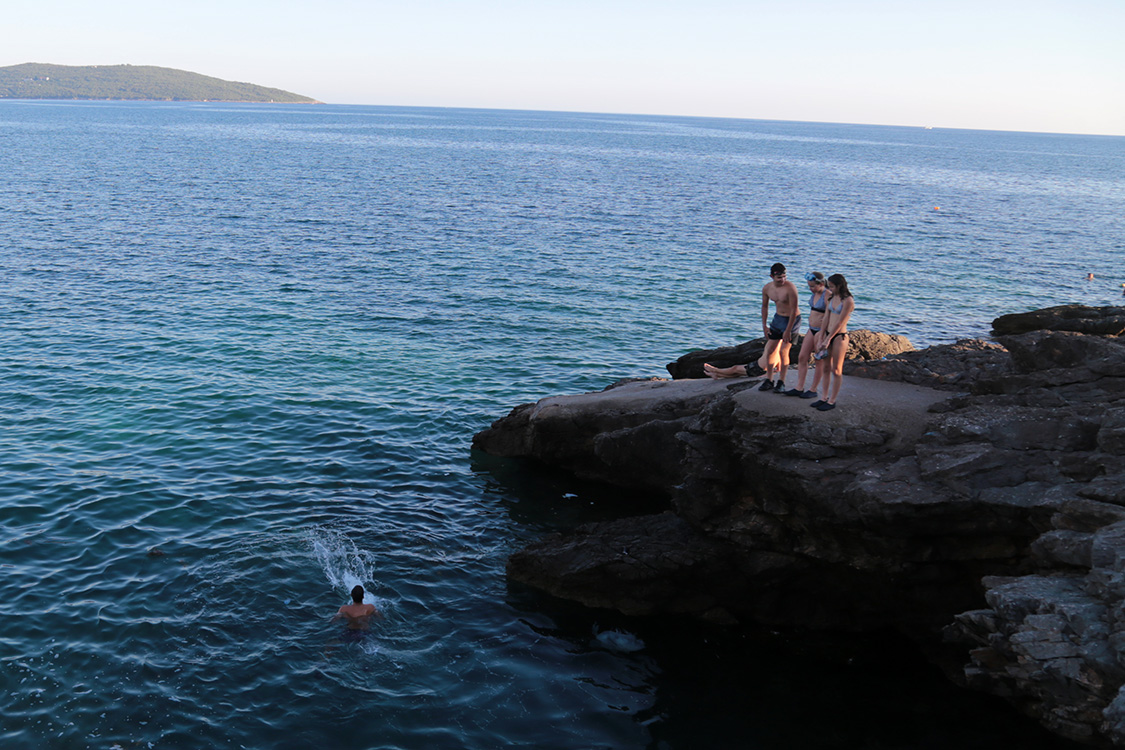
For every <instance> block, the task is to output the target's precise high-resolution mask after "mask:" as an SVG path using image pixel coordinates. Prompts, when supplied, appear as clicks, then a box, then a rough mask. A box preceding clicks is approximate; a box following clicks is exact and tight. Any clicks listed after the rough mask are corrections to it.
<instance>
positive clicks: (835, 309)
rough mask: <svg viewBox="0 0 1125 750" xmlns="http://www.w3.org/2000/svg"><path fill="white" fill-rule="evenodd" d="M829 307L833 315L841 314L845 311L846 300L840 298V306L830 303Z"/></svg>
mask: <svg viewBox="0 0 1125 750" xmlns="http://www.w3.org/2000/svg"><path fill="white" fill-rule="evenodd" d="M828 309H829V310H831V311H832V314H833V315H839V314H840V313H842V312H843V311H844V300H843V298H841V299H840V305H839V307H837V306H836V305H832V304H830V305H828Z"/></svg>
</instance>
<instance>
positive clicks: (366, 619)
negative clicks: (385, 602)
mask: <svg viewBox="0 0 1125 750" xmlns="http://www.w3.org/2000/svg"><path fill="white" fill-rule="evenodd" d="M363 594H364V591H363V586H356V587H355V588H353V589H352V603H351V604H345V605H344V606H342V607H340V609H338V610H336V614H335V615H333V616H332V619H333V620H338V619H340V618H341V617H343V618H346V619H347V621H348V629H349V630H366V629H367V627H368V625H370V624H371V618H372V617H374V616H375V615H377V614H379V611H378V610H377V609H375V605H374V604H364V603H363Z"/></svg>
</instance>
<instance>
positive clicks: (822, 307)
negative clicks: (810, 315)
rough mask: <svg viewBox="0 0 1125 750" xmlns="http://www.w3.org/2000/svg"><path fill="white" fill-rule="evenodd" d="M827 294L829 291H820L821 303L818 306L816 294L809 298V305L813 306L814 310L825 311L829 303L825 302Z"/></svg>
mask: <svg viewBox="0 0 1125 750" xmlns="http://www.w3.org/2000/svg"><path fill="white" fill-rule="evenodd" d="M827 296H828V292H821V293H820V305H819V306H817V304H816V302H817V297H816V295H815V294H814V295H813V296H812V298H811V299H809V307H810V308H812V311H813V312H824V310H825V308H826V305H827V303H826V302H825V298H826V297H827Z"/></svg>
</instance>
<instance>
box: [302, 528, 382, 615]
mask: <svg viewBox="0 0 1125 750" xmlns="http://www.w3.org/2000/svg"><path fill="white" fill-rule="evenodd" d="M309 543H310V545H311V546H312V551H313V555H314V556H315V557H316V559H317V562H319V563H320V567H321V569H322V570H323V571H324V576H325V578H327V579H328V582H329V583H330V584H332V587H333V588H335V589H340V590H341V591H342V592H343V593H344V595H347V594H348V593H350V592H351V590H352V588H354V587H355V586H363V588H364V595H363V601H364V602H365V603H367V604H375V605H378V604H379V602H378V601H377V600H376V599H375V596H374V594H372V593H371V591H370V590H369V589H370V588H371V585H372V584H373V583H374V581H375V568H376V564H375V558H374V556H373V555H372V554H371V553H370V552H368V551H367V550H364V549H360V548H359V547H357V546H356V545H355V543H354V542H352V540H350V539H348V537H347V536H345V535H344V534H342V533H340V532H338V531H335V530H333V529H328V528H324V527H314V528H313V529H312V530H310V531H309Z"/></svg>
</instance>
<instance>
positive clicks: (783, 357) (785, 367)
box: [777, 341, 793, 383]
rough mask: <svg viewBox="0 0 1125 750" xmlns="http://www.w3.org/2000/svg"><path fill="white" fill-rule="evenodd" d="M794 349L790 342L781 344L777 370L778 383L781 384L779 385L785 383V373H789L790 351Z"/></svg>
mask: <svg viewBox="0 0 1125 750" xmlns="http://www.w3.org/2000/svg"><path fill="white" fill-rule="evenodd" d="M792 348H793V343H792V342H789V341H782V342H781V344H780V345H779V346H778V354H779V355H780V356H779V361H778V365H777V368H778V374H777V382H779V383H784V382H785V373H786V372H788V371H789V350H790V349H792Z"/></svg>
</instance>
